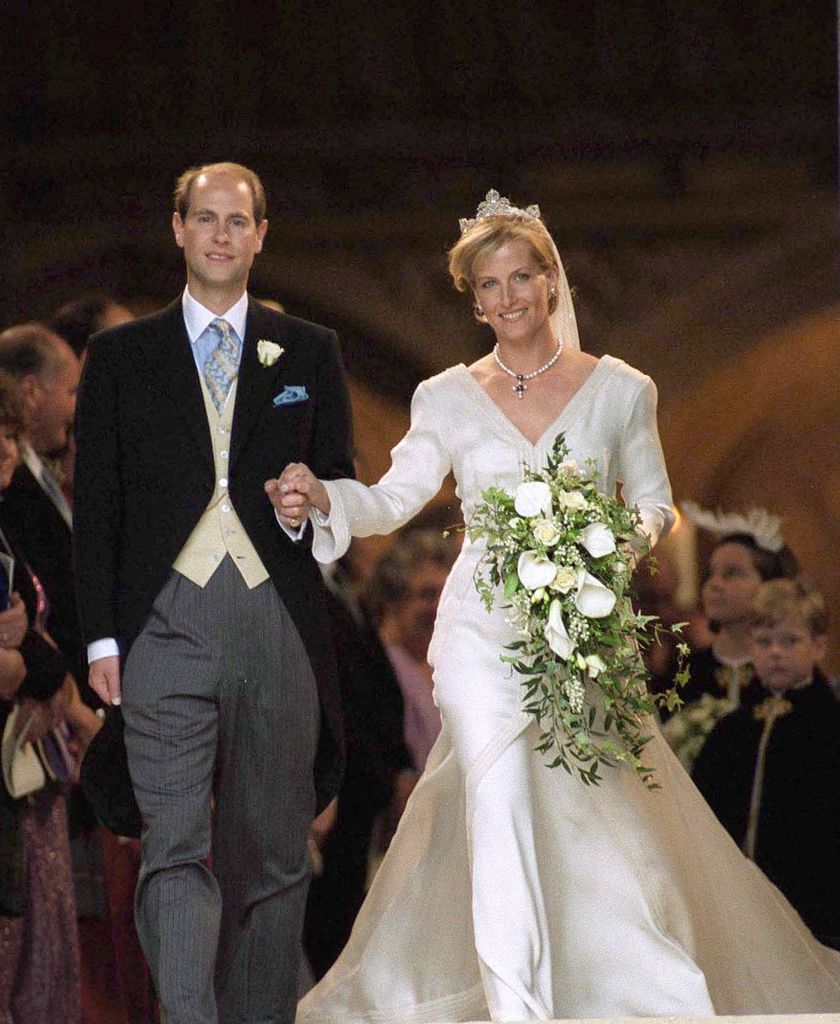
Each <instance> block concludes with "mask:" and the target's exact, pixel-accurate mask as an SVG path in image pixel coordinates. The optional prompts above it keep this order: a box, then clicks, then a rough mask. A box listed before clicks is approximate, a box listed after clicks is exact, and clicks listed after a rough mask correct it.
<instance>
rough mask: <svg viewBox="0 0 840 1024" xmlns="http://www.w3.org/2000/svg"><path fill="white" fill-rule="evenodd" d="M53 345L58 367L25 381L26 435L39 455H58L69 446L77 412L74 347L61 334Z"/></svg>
mask: <svg viewBox="0 0 840 1024" xmlns="http://www.w3.org/2000/svg"><path fill="white" fill-rule="evenodd" d="M53 344H54V346H55V350H56V355H57V357H58V366H57V367H49V366H48V367H47V368H46V369H45V370H44V372H43V373H42V374H41V375H40V376H35V375H34V374H33V375H32V376H30V377H28V378H27V379H26V380H25V382H24V395H25V398H26V403H27V406H28V408H29V429H28V432H27V438H28V440H29V443H30V444H31V445H32V447H33V448H34V449H35V451H36V452H37V453H38V455H57V454H58V453H60V452H62V451H63V450H64V449H65V448H66V447H67V439H68V431H69V430H70V428H71V427H72V425H73V417H74V415H75V413H76V391H77V390H78V387H79V369H80V367H79V360H78V359H77V358H76V354H75V353H74V351H73V349H72V348H70V346H69V345H68V344H67V343H66V342H65V341H63V340H62V339H61V338H59V337H58V336H54V338H53Z"/></svg>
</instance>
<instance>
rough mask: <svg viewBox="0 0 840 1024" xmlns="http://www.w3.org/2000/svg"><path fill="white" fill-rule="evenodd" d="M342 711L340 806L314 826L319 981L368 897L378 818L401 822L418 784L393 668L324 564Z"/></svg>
mask: <svg viewBox="0 0 840 1024" xmlns="http://www.w3.org/2000/svg"><path fill="white" fill-rule="evenodd" d="M322 572H323V574H324V578H325V582H326V584H327V606H328V610H329V615H330V631H331V635H332V639H333V644H334V646H335V650H336V656H337V658H336V660H337V663H338V674H339V683H340V685H341V697H342V708H343V711H344V727H345V743H346V748H347V763H346V768H345V774H344V781H343V783H342V787H341V790H340V791H339V795H338V805H337V808H335V809H334V810H333V812H332V817H330V815H327V814H326V812H325V815H326V818H325V815H322V816H319V818H318V819H316V823H315V825H314V827H313V828H314V832H315V835H314V836H313V838H314V839H315V840H316V842H317V844H318V846H319V848H320V858H319V859H320V871H319V872H316V875H315V877H314V878H313V880H312V884H311V885H310V889H309V897H308V900H307V905H306V918H305V922H304V949H305V952H306V956H307V959H308V961H309V965H310V967H311V969H312V972H313V974H314V976H315V979H316V980H318V979H320V978H321V977H323V975H324V974H325V973H326V971H327V970H329V968H330V967H331V966H332V964H333V962H334V961H335V959H336V958H337V957H338V954H339V953H340V952H341V950H342V949H343V948H344V945H345V943H346V942H347V939H348V938H349V937H350V930H351V929H352V927H353V922H354V921H355V919H356V914H357V913H358V911H359V908H360V907H361V905H362V902H363V900H364V895H365V883H366V879H367V874H368V856H369V852H370V845H371V836H372V834H373V826H374V821H375V820H376V817H377V815H378V814H380V812H382V811H385V810H386V809H387V808H393V812H394V815H395V816H396V817H398V816H399V815H400V814H401V812H402V808H403V807H404V806H405V802H406V800H407V799H408V796H409V794H410V792H411V790H412V788H413V786H414V783H415V782H416V779H417V775H416V772H415V771H414V768H413V764H412V759H411V755H410V754H409V752H408V750H407V748H406V745H405V742H404V740H403V700H402V695H401V693H400V688H399V684H398V683H397V680H396V678H395V675H394V670H393V668H392V667H391V663H390V662H389V660H388V657H387V656H386V654H385V652H384V650H383V648H382V645H381V643H380V641H379V638H378V637H377V635H376V631H375V630H374V628H373V626H372V625H371V623H370V622H369V620H368V619H367V616H366V614H365V611H364V609H363V608H362V606H361V605H360V604H359V602H358V601H357V600H356V596H355V593H354V590H353V588H352V586H351V585H350V582H349V580H348V578H347V574H346V571H345V567H344V566H343V565H342V564H339V563H334V564H333V565H330V566H323V567H322Z"/></svg>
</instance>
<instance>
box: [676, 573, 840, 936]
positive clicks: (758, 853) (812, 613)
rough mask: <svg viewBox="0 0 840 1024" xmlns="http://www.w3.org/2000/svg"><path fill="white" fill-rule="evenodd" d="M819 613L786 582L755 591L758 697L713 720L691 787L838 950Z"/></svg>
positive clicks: (839, 779) (817, 603)
mask: <svg viewBox="0 0 840 1024" xmlns="http://www.w3.org/2000/svg"><path fill="white" fill-rule="evenodd" d="M827 631H828V615H827V613H826V610H825V605H824V602H823V599H822V597H821V596H820V594H819V593H817V591H815V590H813V589H811V588H809V587H807V586H805V585H804V584H802V583H800V582H797V581H794V580H773V581H771V582H769V583H764V584H762V585H761V586H760V587H759V588H758V592H757V594H756V596H755V599H754V602H753V610H752V616H751V620H750V642H751V650H752V664H753V668H754V671H755V673H756V676H757V679H758V682H759V684H760V687H761V694H762V699H761V700H760V701H759V702H758V703H756V704H754V705H753V706H752V707H746V706H742V707H740V708H739V709H738V710H736V711H734V712H732V714H729V715H727V716H726V717H725V718H722V719H721V720H720V721H719V722H718V723H717V725H716V726H715V728H714V730H713V731H712V733H711V734H710V736H709V738H708V740H707V741H706V744H705V745H704V747H703V749H702V751H701V752H700V755H699V757H698V759H697V761H696V763H695V766H694V773H693V775H694V781H695V782H696V783H697V786H698V788H699V789H700V791H701V792H702V793H703V795H704V796H705V798H706V800H707V801H708V802H709V804H710V806H711V807H712V809H713V810H714V812H715V814H717V816H718V818H719V819H720V821H721V823H722V824H723V825H724V826H725V827H726V829H727V830H728V831H729V833H730V834H731V836H732V838H733V839H734V840H735V842H736V843H738V844H739V845H740V846H741V848H742V849H743V851H744V853H745V854H746V855H747V856H748V857H749V858H750V859H751V860H754V861H755V862H756V864H758V866H759V867H760V868H761V870H762V871H763V872H764V873H765V874H766V875H767V876H768V877H769V878H770V879H771V881H773V882H774V883H775V884H776V885H777V886H778V887H779V888H780V889H781V890H782V892H783V893H784V894H785V895H786V896H787V898H788V899H789V900H790V901H791V903H792V904H793V905H794V907H795V908H796V909H797V910H798V911H799V913H800V914H801V916H802V918H803V919H804V921H805V923H806V924H807V925H808V927H809V928H810V929H811V930H812V931H813V932H814V934H815V935H816V936H817V938H818V939H819V940H820V941H821V942H823V943H825V944H826V945H829V946H833V947H834V948H835V949H840V887H838V885H837V866H838V864H840V703H838V701H837V699H836V698H835V696H834V694H833V693H832V691H831V689H830V687H829V685H828V681H827V679H826V677H825V675H824V674H823V672H822V670H821V669H820V662H821V661H822V660H823V658H824V656H825V653H826V633H827Z"/></svg>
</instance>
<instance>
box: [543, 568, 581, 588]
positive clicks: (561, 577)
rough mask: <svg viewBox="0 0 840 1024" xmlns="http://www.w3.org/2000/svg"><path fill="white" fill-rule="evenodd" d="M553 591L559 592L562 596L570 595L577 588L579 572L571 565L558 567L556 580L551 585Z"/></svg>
mask: <svg viewBox="0 0 840 1024" xmlns="http://www.w3.org/2000/svg"><path fill="white" fill-rule="evenodd" d="M549 586H550V587H551V589H552V590H559V591H560V593H561V594H568V593H569V591H570V590H571V589H572V588H573V587H576V586H577V570H576V569H573V568H572V567H571V566H570V565H558V566H557V572H556V574H555V576H554V579H553V580H552V581H551V583H550V584H549Z"/></svg>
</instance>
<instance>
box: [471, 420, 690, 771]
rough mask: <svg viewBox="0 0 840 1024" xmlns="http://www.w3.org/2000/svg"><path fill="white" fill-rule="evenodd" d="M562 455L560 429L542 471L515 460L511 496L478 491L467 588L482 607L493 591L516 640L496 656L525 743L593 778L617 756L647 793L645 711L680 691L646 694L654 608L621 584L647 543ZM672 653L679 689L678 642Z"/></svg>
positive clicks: (629, 514)
mask: <svg viewBox="0 0 840 1024" xmlns="http://www.w3.org/2000/svg"><path fill="white" fill-rule="evenodd" d="M567 455H568V448H567V446H566V442H565V438H564V436H563V434H559V435H558V436H557V438H556V440H555V442H554V447H553V449H552V452H551V454H550V455H549V457H548V462H547V465H546V467H545V469H542V470H539V471H533V470H530V469H528V468H527V467H526V469H525V479H524V482H523V483H522V484H520V485H519V487H518V488H517V491H516V494H515V495H510V494H508V493H507V492H506V491H503V490H500V489H498V488H488V489H487V490H486V491H484V493H483V494H482V499H483V500H482V502H481V504H480V505H479V506H478V507H477V509H476V511H475V513H474V515H473V517H472V519H471V521H470V524H469V527H468V531H467V532H468V533H469V536H470V537H471V539H473V540H484V541H485V543H486V548H487V550H486V553H485V554H484V556H483V558H482V560H481V562H480V563H479V565H478V569H477V571H476V577H475V584H476V588H477V590H478V593H479V595H480V596H481V599H482V601H483V603H484V605H485V607H486V608H487V610H488V611H490V610H491V609H492V608H493V606H494V605H495V604H496V603H497V602H498V601H499V600H500V598H501V601H502V602H503V607H505V608H506V609H508V611H509V616H508V621H509V622H510V623H511V625H512V626H513V627H514V629H515V630H516V633H517V639H516V640H514V641H513V642H512V643H510V644H508V645H507V647H506V650H507V651H509V652H510V653H507V654H502V655H501V658H502V661H504V662H506V663H508V664H510V665H511V666H512V667H513V669H514V671H516V672H517V673H519V674H520V675H521V676H522V685H523V706H524V709H525V711H527V712H528V713H529V714H531V715H533V716H534V718H536V719H537V721H538V722H539V725H540V739H539V743H538V745H537V748H536V749H537V750H538V751H539V752H540V753H541V754H543V755H545V756H546V758H547V763H548V765H549V767H551V768H554V767H558V766H562V767H563V768H565V769H566V771H568V772H569V773H572V771H573V770H576V771H577V772H578V774H579V775H580V778H581V779H582V780H583V781H584V782H585V783H587V784H593V783H594V784H597V783H598V782H599V781H600V780H601V778H602V776H601V774H600V769H601V768H602V766H610V767H613V766H615V765H617V764H619V763H620V762H623V763H626V764H627V765H629V766H630V767H631V768H632V769H633V770H634V771H635V772H636V774H637V775H638V776H639V777H640V778H641V779H642V781H643V782H644V783H645V785H646V786H648V787H649V788H651V789H655V788H658V786H657V783H656V781H655V779H654V777H653V772H652V770H651V769H650V768H649V767H647V766H646V765H645V763H644V748H645V746H646V744H647V743H648V741H649V740H650V735H649V734H648V733H647V732H646V728H647V726H646V719H647V717H648V716H650V715H652V714H654V713H655V711H656V708H657V706H658V705H661V704H664V705H665V706H667V707H668V709H669V710H674V709H676V708H677V707H678V706H679V704H680V699H679V696H678V695H677V692H676V690H675V689H672V690H669V691H667V692H666V693H661V694H651V693H649V692H648V687H647V682H648V674H647V670H646V669H645V665H644V662H643V660H642V653H643V651H644V650H645V649H646V648H647V647H648V646H650V644H651V643H655V642H657V641H658V640H659V638H660V636H661V634H662V632H663V631H664V630H663V627H662V626H661V624H660V623H659V621H658V619H657V618H656V616H651V615H641V614H638V613H636V612H635V611H634V609H633V606H632V604H631V601H630V581H631V576H632V573H633V567H634V565H635V562H636V560H637V559H638V558H640V557H641V556H642V555H644V554H646V553H647V551H648V550H649V544H648V542H647V540H646V538H645V537H644V536H642V535H641V534H640V532H639V526H640V524H641V517H640V515H639V512H638V510H636V509H634V508H627V507H625V506H624V505H622V504H621V502H619V501H618V500H616V499H615V498H613V497H608V496H606V495H604V494H601V493H600V492H599V490H598V475H597V472H596V471H595V468H594V466H593V465H592V464H591V463H589V464H588V465H587V466H586V467H585V469H583V470H582V469H581V468H580V467H578V466H577V465H576V463H574V462H573V461H571V460H569V459H568V458H567ZM500 591H501V594H500ZM682 625H683V624H679V625H677V626H674V627H672V631H673V632H677V633H679V631H680V630H681V628H682ZM677 649H678V654H679V665H678V671H677V674H676V677H675V685H676V686H681V685H683V684H684V683H685V682H686V680H687V678H688V668H687V665H686V656H687V654H688V647H687V646H686V645H685V644H684V643H682V642H681V643H679V644H678V645H677Z"/></svg>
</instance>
